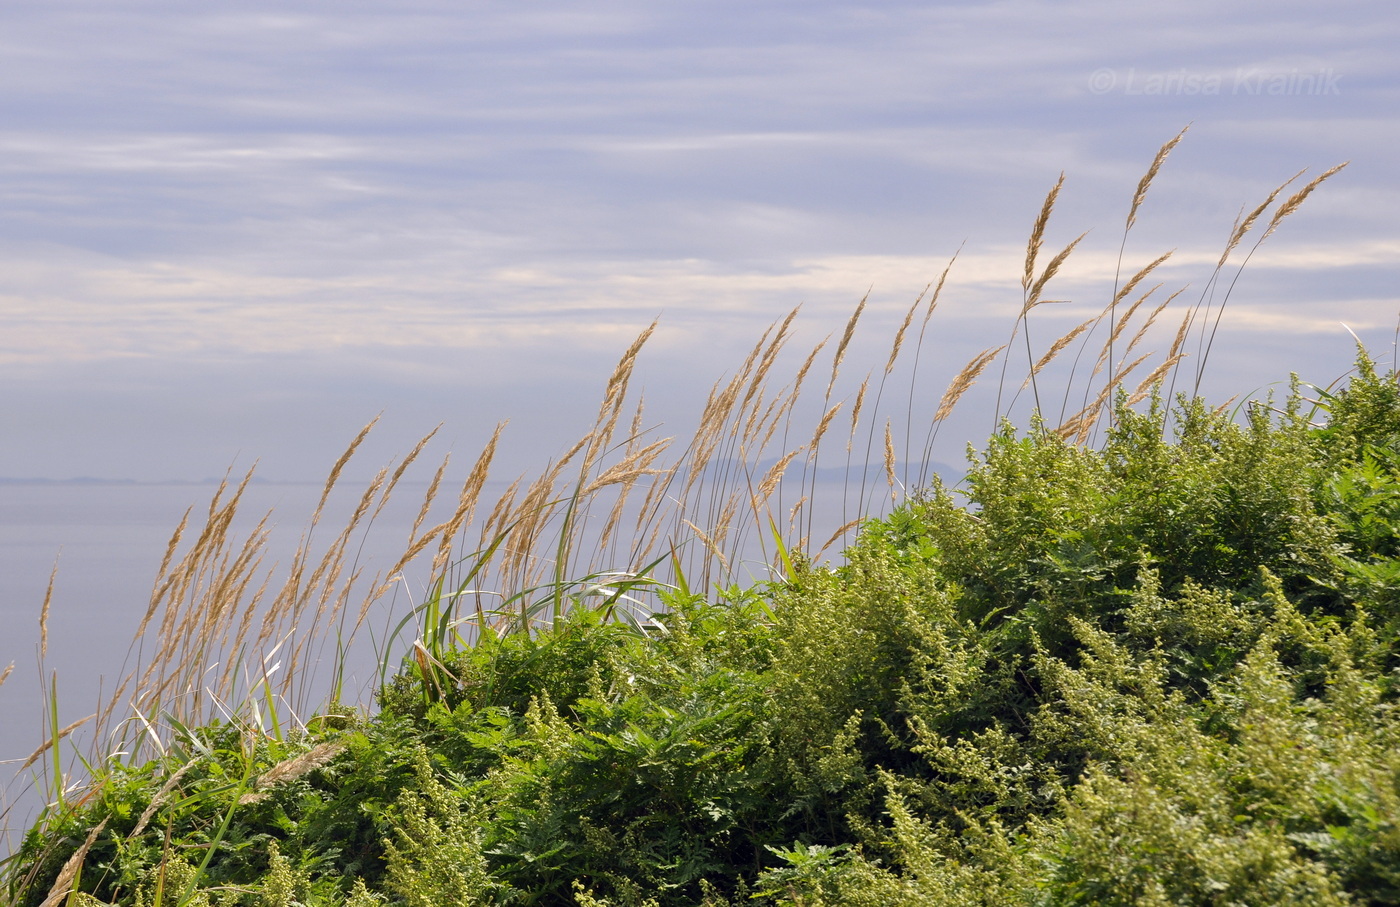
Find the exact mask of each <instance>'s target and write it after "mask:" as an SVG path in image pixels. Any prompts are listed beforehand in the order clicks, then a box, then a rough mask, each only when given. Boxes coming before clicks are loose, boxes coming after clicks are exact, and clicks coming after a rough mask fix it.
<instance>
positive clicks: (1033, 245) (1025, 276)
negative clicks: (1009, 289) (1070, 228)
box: [1021, 171, 1065, 292]
mask: <svg viewBox="0 0 1400 907" xmlns="http://www.w3.org/2000/svg"><path fill="white" fill-rule="evenodd" d="M1064 184H1065V174H1064V171H1060V178H1059V179H1058V180H1056V181H1055V185H1054V186H1053V187H1052V188H1051V189H1050V192H1049V194H1048V195H1046V196H1045V203H1044V204H1042V205H1041V206H1040V215H1039V216H1038V217H1036V219H1035V225H1034V226H1033V227H1032V228H1031V235H1030V239H1029V240H1028V241H1027V242H1026V267H1025V271H1024V272H1023V273H1022V275H1021V291H1022V292H1026V291H1028V290H1029V289H1030V287H1031V283H1032V282H1033V281H1034V279H1035V260H1036V257H1037V256H1039V255H1040V247H1041V245H1043V244H1044V242H1045V226H1046V224H1048V223H1049V222H1050V212H1051V211H1053V210H1054V209H1055V199H1056V198H1058V197H1059V195H1060V187H1061V186H1063V185H1064Z"/></svg>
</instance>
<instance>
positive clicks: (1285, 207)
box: [1259, 161, 1351, 242]
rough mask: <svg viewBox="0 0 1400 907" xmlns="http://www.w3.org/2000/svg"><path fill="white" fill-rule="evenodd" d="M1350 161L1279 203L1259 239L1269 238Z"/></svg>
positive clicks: (1334, 168) (1328, 171)
mask: <svg viewBox="0 0 1400 907" xmlns="http://www.w3.org/2000/svg"><path fill="white" fill-rule="evenodd" d="M1349 163H1351V162H1350V161H1344V162H1342V163H1340V164H1338V165H1337V166H1335V167H1332V168H1331V169H1329V170H1327V171H1326V172H1325V173H1323V174H1322V175H1320V176H1318V177H1317V178H1316V179H1314V180H1313V181H1312V182H1310V183H1308V184H1307V185H1306V186H1304V187H1303V188H1301V189H1299V190H1298V191H1297V192H1295V193H1293V194H1292V195H1291V196H1289V197H1288V200H1287V201H1285V202H1284V203H1283V204H1282V205H1279V208H1278V210H1277V211H1275V212H1274V216H1273V217H1271V218H1270V219H1269V226H1268V229H1266V230H1265V231H1264V235H1263V236H1261V237H1259V241H1260V242H1263V241H1264V240H1266V239H1268V238H1269V236H1270V234H1272V233H1273V232H1274V231H1275V230H1277V229H1278V225H1279V224H1280V223H1281V222H1282V221H1283V219H1284V218H1285V217H1287V216H1288V215H1290V214H1292V213H1293V212H1294V211H1297V210H1298V209H1299V208H1300V207H1302V204H1303V201H1304V199H1306V198H1307V197H1308V196H1309V195H1311V194H1312V191H1313V190H1314V189H1316V188H1317V187H1318V186H1320V185H1322V183H1323V181H1325V180H1327V179H1330V178H1331V177H1332V176H1333V175H1334V174H1336V173H1338V172H1340V171H1341V169H1342V168H1343V167H1345V166H1346V165H1347V164H1349Z"/></svg>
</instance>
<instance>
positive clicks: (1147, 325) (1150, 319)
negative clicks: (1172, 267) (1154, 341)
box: [1123, 287, 1186, 358]
mask: <svg viewBox="0 0 1400 907" xmlns="http://www.w3.org/2000/svg"><path fill="white" fill-rule="evenodd" d="M1184 292H1186V288H1185V287H1182V288H1181V289H1179V290H1177V291H1176V292H1175V293H1173V294H1171V295H1170V296H1168V297H1167V298H1166V299H1164V300H1162V301H1161V302H1160V303H1158V304H1157V307H1156V308H1154V309H1153V310H1152V311H1151V312H1150V313H1149V314H1148V316H1147V320H1146V321H1144V322H1143V323H1142V327H1140V328H1138V329H1137V333H1136V334H1134V335H1133V339H1132V340H1129V341H1128V347H1127V349H1125V350H1123V356H1124V358H1126V357H1127V356H1128V354H1129V353H1131V352H1132V351H1133V349H1134V348H1135V347H1136V346H1137V345H1138V344H1139V343H1141V342H1142V338H1143V337H1146V336H1147V332H1148V331H1149V330H1150V329H1151V328H1152V325H1154V324H1156V323H1157V316H1158V315H1161V314H1162V310H1164V309H1165V308H1166V307H1167V306H1169V305H1171V304H1172V300H1174V299H1176V297H1178V296H1180V295H1181V294H1182V293H1184Z"/></svg>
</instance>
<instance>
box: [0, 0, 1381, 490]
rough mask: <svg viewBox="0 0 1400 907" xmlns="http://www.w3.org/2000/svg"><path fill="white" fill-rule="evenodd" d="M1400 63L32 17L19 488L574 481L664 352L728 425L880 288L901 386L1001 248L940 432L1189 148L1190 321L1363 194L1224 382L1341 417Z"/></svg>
mask: <svg viewBox="0 0 1400 907" xmlns="http://www.w3.org/2000/svg"><path fill="white" fill-rule="evenodd" d="M1398 32H1400V11H1397V8H1396V7H1395V5H1394V4H1393V2H1391V0H1373V2H1356V3H1348V4H1345V5H1340V6H1339V5H1326V4H1319V3H1316V2H1307V3H1302V2H1280V0H1269V2H1242V3H1230V4H1222V3H1219V2H1198V0H1188V2H1177V3H1171V4H1151V5H1148V4H1141V3H1124V2H1121V0H1118V2H1079V3H1044V2H1042V3H1036V2H1026V0H1012V2H1002V3H981V2H978V3H971V2H969V3H940V2H927V0H923V2H917V3H902V2H878V3H869V4H851V3H838V2H822V0H802V2H765V0H744V2H730V0H712V2H677V3H666V4H661V3H640V2H617V0H613V2H608V0H601V2H597V3H592V4H587V5H579V4H577V3H560V2H552V0H546V2H540V0H530V2H516V3H480V2H461V0H454V2H440V3H439V2H412V0H404V2H397V3H394V4H383V3H364V2H346V0H336V2H334V3H331V2H326V3H308V2H290V3H289V2H279V3H275V4H274V3H266V2H261V0H250V2H240V3H238V4H189V3H174V2H136V0H116V2H114V0H102V2H66V0H45V2H43V3H39V2H30V0H17V2H7V3H4V4H3V5H0V425H3V431H0V476H11V477H38V476H43V477H51V478H66V477H71V476H97V477H106V478H118V477H131V478H137V479H144V480H152V479H161V478H174V479H199V478H202V477H204V476H208V475H211V474H218V473H222V472H223V470H224V469H225V467H227V466H228V465H229V464H230V463H232V462H235V460H237V461H238V462H240V463H243V464H244V465H246V464H247V463H248V462H251V460H252V458H261V466H260V469H261V471H262V473H263V474H264V475H265V476H267V477H269V478H272V479H283V480H295V479H313V480H314V479H316V478H318V477H319V476H321V475H323V474H324V473H325V471H326V469H327V468H328V466H329V465H330V463H331V461H332V460H333V459H334V458H335V456H336V454H337V453H338V452H339V450H340V449H341V448H342V447H343V445H344V444H345V443H346V441H347V440H348V439H349V438H350V437H351V436H353V434H354V433H355V431H356V430H357V429H358V428H359V426H360V425H361V424H363V423H364V422H366V421H367V420H368V419H369V418H371V417H372V416H373V415H374V414H375V413H377V412H380V411H384V412H385V420H384V424H383V427H382V429H381V430H380V431H379V432H378V437H379V439H380V440H379V441H377V442H376V443H379V444H381V445H382V450H383V452H385V456H384V457H382V458H381V459H387V453H392V452H402V451H403V450H405V449H406V448H408V447H409V446H411V445H412V443H413V442H414V441H415V440H416V439H417V437H418V436H419V435H421V434H423V433H424V432H426V431H427V430H429V429H431V428H432V426H433V425H435V424H437V423H438V422H439V421H442V422H445V423H446V425H445V427H444V430H443V438H444V439H445V443H447V444H450V445H451V446H452V447H453V448H454V449H461V450H463V451H464V452H466V451H471V450H474V449H475V448H476V447H478V446H479V445H480V443H481V442H482V441H483V440H484V439H485V437H486V435H487V433H488V432H489V429H490V427H491V426H492V425H494V423H495V422H496V421H497V420H499V419H501V418H505V417H511V418H512V419H513V424H512V427H511V430H510V431H511V432H512V434H511V436H510V437H511V438H512V443H513V444H515V445H517V446H516V447H515V448H510V449H514V450H517V451H527V450H531V451H544V452H546V453H557V452H558V450H559V448H561V447H563V446H565V445H566V444H567V442H568V441H570V440H572V438H573V437H574V436H576V435H577V434H578V433H579V432H580V431H581V430H582V429H583V428H584V427H585V426H586V424H587V421H588V420H587V415H588V414H589V413H590V412H591V411H592V410H593V408H594V406H595V401H596V398H597V396H598V393H599V392H600V390H601V387H602V383H603V381H604V379H605V378H606V376H607V373H608V371H609V369H610V367H611V365H612V363H613V362H614V361H615V359H616V357H617V356H618V354H619V353H620V352H621V351H622V349H623V348H624V347H625V346H626V344H627V343H628V341H629V340H630V339H631V337H632V336H634V335H635V334H636V332H637V331H638V330H640V329H641V328H642V327H644V326H645V325H646V324H648V323H649V322H650V321H651V320H652V319H653V318H656V317H660V319H661V328H660V330H659V332H658V334H657V336H656V338H655V340H654V341H653V343H652V344H651V346H650V348H649V349H648V351H647V353H646V354H645V355H644V356H643V358H642V361H641V366H640V370H639V378H638V380H639V381H640V382H642V383H644V384H645V385H646V391H647V394H648V397H649V399H651V400H653V401H654V402H653V404H652V409H653V412H656V414H657V419H658V420H668V421H680V422H685V421H686V420H688V419H691V418H692V417H693V409H687V408H686V407H687V406H692V405H693V404H694V402H695V400H696V396H697V394H699V393H702V392H703V390H704V389H705V388H707V387H708V386H709V385H710V383H711V382H712V381H714V380H715V379H717V378H718V377H720V375H721V374H722V373H723V372H724V371H725V370H727V369H731V368H733V367H734V366H735V365H736V364H737V363H738V360H739V358H740V356H741V353H742V350H743V349H745V348H746V347H747V346H748V345H749V344H751V343H752V342H753V341H754V340H755V339H756V338H757V336H758V333H759V332H760V331H761V329H762V327H763V326H764V325H766V324H767V323H768V322H769V321H771V320H773V319H774V318H776V317H779V316H780V315H782V314H783V313H785V312H786V311H787V310H788V309H789V308H790V307H791V306H793V305H796V304H798V303H802V304H803V305H804V310H803V314H802V316H801V319H800V321H799V325H800V331H801V336H802V338H804V339H809V340H811V341H812V342H815V341H816V340H817V339H819V338H820V337H821V336H824V335H825V334H826V333H829V332H831V331H833V330H839V329H840V327H841V325H842V324H843V322H844V320H845V318H846V316H847V315H848V314H849V313H850V311H851V309H852V308H853V307H854V306H855V304H856V302H857V301H858V300H859V299H860V298H861V297H862V296H863V295H864V294H865V293H866V292H867V291H869V292H870V307H869V310H868V314H867V317H866V319H865V320H864V322H863V323H862V329H861V334H859V335H858V340H857V343H856V345H855V347H854V348H853V353H852V357H853V358H852V360H851V361H852V365H851V366H849V367H850V368H851V369H854V370H855V371H856V372H864V371H867V370H868V369H870V368H878V367H879V366H881V365H882V364H883V361H884V358H883V357H884V356H885V353H886V351H887V350H888V348H889V338H890V335H891V334H892V333H893V330H894V328H895V326H896V325H897V323H898V321H899V319H900V318H901V317H902V315H903V313H904V311H905V309H906V308H907V307H908V305H909V304H910V303H911V302H912V301H913V300H914V298H915V297H916V296H917V294H918V292H919V291H920V290H921V289H923V287H924V286H925V285H926V284H927V283H928V282H929V281H930V280H933V279H935V278H936V277H937V276H938V274H939V272H940V271H941V270H942V268H943V266H944V264H945V263H946V262H947V260H948V259H949V258H950V257H951V256H952V255H953V253H954V252H955V251H957V250H958V249H959V247H962V249H963V252H962V255H961V257H960V258H959V261H958V264H957V265H956V266H955V267H954V269H953V271H952V273H951V274H950V276H949V281H948V285H947V288H946V289H945V292H944V297H943V299H944V301H943V308H942V309H941V310H940V312H939V314H938V315H936V316H935V320H934V322H932V324H931V327H930V330H931V331H932V334H931V335H930V342H929V349H931V350H935V351H936V353H937V355H938V357H939V359H938V361H939V363H940V365H939V366H938V368H931V369H929V370H928V372H927V380H928V381H929V382H930V384H931V385H937V386H936V388H935V389H934V390H933V391H931V393H932V395H933V398H934V399H935V400H936V398H937V395H938V393H941V391H942V387H943V384H944V383H946V381H947V379H948V377H949V376H950V375H951V374H952V372H954V371H956V370H957V367H958V366H960V365H961V363H962V362H963V361H965V360H966V358H967V357H968V356H969V355H971V353H973V352H976V350H978V349H981V348H982V347H985V346H987V345H990V344H994V343H1000V342H1003V341H1004V340H1005V335H1006V333H1007V331H1008V330H1009V327H1010V324H1011V322H1012V320H1013V319H1014V318H1015V314H1016V312H1017V311H1018V309H1019V306H1020V300H1021V294H1020V287H1019V284H1018V279H1019V273H1020V265H1021V256H1022V255H1023V249H1024V244H1025V238H1026V236H1027V233H1028V232H1029V229H1030V225H1031V223H1032V222H1033V220H1034V218H1035V215H1036V212H1037V210H1038V208H1039V206H1040V203H1041V200H1042V199H1043V198H1044V195H1045V193H1046V191H1047V190H1048V189H1049V188H1050V186H1051V185H1053V184H1054V182H1055V180H1056V178H1057V177H1058V175H1059V173H1060V172H1061V171H1062V170H1063V171H1065V173H1066V183H1065V188H1064V190H1063V192H1062V196H1061V203H1060V206H1059V208H1058V209H1057V211H1056V214H1055V217H1054V219H1053V220H1052V221H1051V225H1050V233H1049V235H1048V237H1047V247H1049V246H1053V247H1056V248H1058V247H1059V246H1061V245H1063V244H1064V243H1066V242H1068V241H1069V240H1070V239H1072V238H1073V237H1074V236H1076V235H1078V234H1079V233H1081V232H1083V231H1085V230H1089V231H1090V233H1089V236H1088V237H1087V238H1086V239H1085V241H1084V243H1083V244H1082V245H1081V247H1080V249H1079V250H1078V251H1077V252H1076V254H1075V256H1074V257H1073V258H1072V259H1071V260H1070V263H1069V264H1067V265H1066V267H1065V269H1064V272H1063V280H1062V281H1061V282H1060V285H1059V286H1058V287H1055V288H1052V292H1051V295H1054V296H1056V298H1065V299H1070V300H1071V301H1072V304H1071V305H1068V306H1061V307H1059V308H1058V309H1055V310H1054V311H1053V312H1049V311H1048V310H1047V314H1046V315H1045V316H1044V317H1045V318H1046V319H1047V326H1046V327H1043V328H1041V329H1040V330H1041V332H1042V334H1041V336H1046V337H1048V336H1050V335H1051V334H1052V333H1053V331H1052V328H1051V326H1050V322H1053V323H1054V326H1056V327H1058V326H1061V325H1068V324H1070V323H1072V321H1073V320H1074V319H1073V316H1074V315H1075V314H1076V313H1078V312H1080V311H1092V310H1097V307H1099V306H1101V305H1102V304H1103V302H1104V301H1105V300H1106V298H1107V296H1108V295H1109V293H1110V292H1111V286H1112V275H1113V267H1114V259H1115V256H1116V255H1117V250H1118V244H1119V242H1120V240H1121V229H1122V224H1123V219H1124V216H1125V214H1126V210H1127V206H1128V204H1129V202H1130V200H1131V198H1132V194H1133V190H1134V188H1135V187H1136V185H1137V180H1138V178H1139V176H1140V175H1141V174H1142V172H1143V171H1144V169H1145V168H1146V166H1147V164H1148V163H1149V162H1150V161H1151V160H1152V157H1153V154H1154V153H1155V152H1156V150H1157V148H1158V147H1159V146H1160V145H1161V144H1162V143H1163V142H1164V141H1166V140H1167V139H1169V138H1171V137H1172V136H1173V135H1175V134H1176V133H1177V132H1178V130H1180V129H1181V127H1183V126H1184V125H1186V124H1187V123H1191V124H1193V125H1192V127H1191V130H1190V132H1189V133H1188V134H1187V136H1186V138H1185V139H1184V140H1183V141H1182V143H1181V144H1180V145H1179V146H1178V148H1177V149H1176V151H1175V152H1174V153H1173V155H1172V156H1171V158H1170V159H1169V161H1168V163H1167V165H1166V166H1165V167H1164V169H1163V171H1162V173H1161V175H1160V176H1159V178H1158V180H1157V182H1156V183H1155V184H1154V186H1153V188H1152V191H1151V192H1150V194H1149V195H1148V199H1147V202H1146V203H1145V205H1144V206H1143V208H1142V210H1141V212H1140V213H1139V215H1138V221H1139V222H1138V226H1137V228H1136V229H1135V231H1134V233H1133V235H1132V236H1131V237H1130V239H1129V242H1128V247H1127V262H1128V263H1129V265H1130V266H1131V267H1134V268H1135V267H1137V266H1140V265H1141V264H1143V263H1145V262H1146V261H1150V260H1151V259H1152V258H1154V257H1156V256H1157V255H1158V254H1160V253H1161V252H1164V251H1166V250H1167V249H1172V248H1175V249H1177V253H1176V258H1175V259H1174V261H1175V262H1176V264H1175V265H1174V266H1172V267H1169V268H1165V269H1164V270H1163V272H1162V276H1163V279H1166V280H1167V281H1168V283H1169V284H1170V286H1169V287H1168V288H1167V290H1171V289H1174V288H1178V287H1180V286H1183V285H1188V284H1189V285H1191V286H1192V287H1194V288H1199V287H1200V286H1201V285H1202V284H1203V282H1204V280H1205V279H1207V278H1208V277H1209V273H1210V267H1211V265H1212V264H1213V262H1214V261H1215V259H1216V257H1217V256H1218V254H1219V252H1220V250H1221V248H1222V245H1223V242H1224V239H1225V237H1226V235H1227V234H1228V232H1229V230H1230V227H1231V224H1232V222H1233V221H1234V219H1235V217H1236V215H1237V213H1238V212H1239V210H1240V209H1241V207H1243V206H1253V205H1254V204H1256V203H1258V202H1259V201H1261V200H1262V199H1263V197H1264V196H1265V195H1267V193H1268V192H1269V191H1270V190H1271V189H1272V188H1274V187H1275V186H1276V185H1277V184H1279V183H1280V182H1282V181H1283V180H1285V179H1286V178H1288V177H1289V176H1291V175H1292V174H1293V173H1295V172H1296V171H1298V170H1300V169H1303V168H1308V175H1309V176H1310V175H1315V174H1317V173H1319V172H1321V171H1323V170H1325V169H1326V168H1328V167H1329V166H1332V165H1334V164H1337V163H1340V162H1342V161H1346V160H1350V161H1351V162H1352V163H1351V165H1350V166H1349V167H1348V168H1347V169H1346V170H1345V171H1343V172H1342V173H1341V174H1339V175H1338V176H1337V177H1335V178H1334V179H1332V180H1331V181H1330V182H1329V183H1327V184H1325V185H1324V186H1323V187H1322V188H1321V189H1320V190H1319V191H1318V192H1317V193H1316V194H1315V195H1314V196H1313V197H1312V198H1310V199H1309V201H1308V203H1307V204H1306V205H1305V206H1304V208H1303V210H1302V211H1300V212H1299V213H1298V214H1297V215H1295V216H1294V217H1293V218H1290V219H1289V220H1288V221H1287V222H1285V224H1284V225H1283V227H1282V228H1281V229H1280V231H1279V232H1278V233H1277V234H1276V235H1275V236H1273V237H1271V238H1270V240H1269V242H1268V243H1267V244H1266V246H1265V247H1264V248H1263V249H1262V250H1261V252H1260V253H1259V255H1257V256H1256V257H1255V259H1254V260H1253V261H1252V262H1251V264H1250V265H1249V267H1248V269H1246V271H1245V273H1244V275H1243V276H1242V278H1241V280H1240V283H1239V285H1238V286H1237V287H1236V289H1235V291H1234V293H1233V296H1232V297H1231V302H1230V308H1229V309H1228V310H1227V312H1226V316H1225V320H1224V322H1223V326H1222V328H1221V337H1220V339H1219V340H1218V341H1217V344H1218V346H1217V352H1216V353H1215V354H1214V358H1213V360H1212V371H1211V376H1212V382H1213V383H1212V384H1211V385H1210V386H1211V388H1212V393H1218V394H1220V395H1221V397H1222V399H1223V397H1226V396H1229V395H1230V394H1234V393H1238V392H1244V393H1248V392H1250V391H1251V390H1253V389H1255V388H1257V387H1259V386H1261V385H1264V384H1267V383H1269V382H1273V381H1278V380H1284V379H1286V378H1287V375H1288V373H1289V372H1290V371H1298V372H1300V373H1302V375H1303V377H1304V378H1305V379H1308V380H1313V381H1317V382H1319V383H1326V382H1327V381H1330V380H1331V379H1332V378H1334V377H1336V376H1337V375H1338V374H1340V373H1341V372H1342V371H1343V370H1345V368H1346V367H1347V365H1348V363H1349V360H1350V354H1351V349H1352V340H1351V339H1350V336H1349V335H1348V334H1347V332H1346V329H1345V328H1344V327H1342V323H1345V324H1346V325H1348V326H1350V328H1351V329H1352V330H1354V331H1356V332H1357V333H1358V334H1359V335H1361V336H1362V337H1363V338H1364V339H1366V340H1367V342H1368V343H1371V344H1372V345H1374V346H1375V347H1376V350H1377V353H1378V355H1384V356H1386V357H1388V356H1389V355H1390V345H1391V341H1392V337H1393V334H1394V331H1395V327H1396V322H1397V317H1398V316H1400V298H1397V297H1400V293H1397V291H1396V289H1395V285H1396V282H1395V277H1396V270H1397V268H1396V266H1397V263H1400V217H1397V212H1400V204H1397V203H1398V202H1400V191H1397V190H1400V156H1397V155H1396V153H1395V149H1396V148H1397V147H1400V118H1397V116H1396V112H1397V111H1400V96H1398V94H1397V89H1398V88H1400V57H1397V55H1396V54H1395V53H1394V48H1395V47H1397V46H1400V34H1398ZM1304 178H1305V179H1306V178H1307V177H1306V176H1305V177H1304ZM1191 292H1194V290H1193V291H1191ZM1183 298H1190V293H1189V292H1188V294H1187V296H1185V297H1183ZM1164 317H1165V316H1164ZM1173 323H1174V322H1173ZM862 356H863V357H864V358H863V361H858V360H860V359H861V357H862ZM940 369H941V370H940ZM671 410H674V411H671ZM977 424H978V425H979V426H980V425H981V422H978V423H977ZM978 430H980V429H978ZM970 431H971V429H970ZM954 440H957V439H954ZM961 440H980V439H979V438H975V437H969V438H964V439H961ZM959 443H960V442H959ZM377 455H378V453H376V456H377ZM369 465H378V464H377V463H375V464H368V463H367V464H366V466H367V467H368V466H369Z"/></svg>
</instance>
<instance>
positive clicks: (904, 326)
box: [885, 284, 933, 375]
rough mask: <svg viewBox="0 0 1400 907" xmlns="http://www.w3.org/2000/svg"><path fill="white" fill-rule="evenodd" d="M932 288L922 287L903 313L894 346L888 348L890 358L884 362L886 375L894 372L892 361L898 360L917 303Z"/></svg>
mask: <svg viewBox="0 0 1400 907" xmlns="http://www.w3.org/2000/svg"><path fill="white" fill-rule="evenodd" d="M932 286H933V284H929V285H928V286H927V287H924V291H923V293H920V294H919V298H918V299H915V300H914V304H913V305H911V306H910V307H909V311H907V312H905V313H904V320H903V321H902V322H900V324H899V330H897V331H895V333H894V345H893V346H891V347H890V358H889V359H888V360H886V362H885V374H886V375H888V374H889V373H890V372H892V371H894V361H895V360H896V359H898V358H899V348H900V347H901V346H903V345H904V333H905V331H908V330H909V325H910V324H912V323H913V321H914V312H915V311H916V310H917V309H918V308H919V303H921V302H923V301H924V295H925V294H926V293H928V291H929V287H932Z"/></svg>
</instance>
